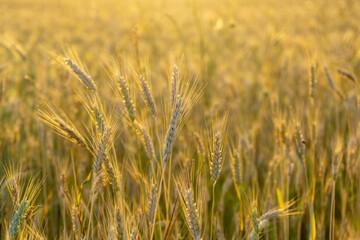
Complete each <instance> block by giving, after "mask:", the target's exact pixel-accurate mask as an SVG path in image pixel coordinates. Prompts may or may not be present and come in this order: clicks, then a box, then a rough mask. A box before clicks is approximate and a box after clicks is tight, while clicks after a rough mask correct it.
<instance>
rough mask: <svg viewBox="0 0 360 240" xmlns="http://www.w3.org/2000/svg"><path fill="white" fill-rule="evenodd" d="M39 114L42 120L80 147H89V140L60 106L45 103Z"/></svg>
mask: <svg viewBox="0 0 360 240" xmlns="http://www.w3.org/2000/svg"><path fill="white" fill-rule="evenodd" d="M38 116H39V118H40V120H41V121H42V122H43V123H44V124H46V125H48V126H49V127H51V129H52V130H53V131H54V132H55V133H56V134H58V135H60V136H62V137H63V138H65V139H66V140H68V141H70V142H72V143H75V144H77V145H78V146H80V147H86V148H88V146H89V144H88V142H87V141H86V140H85V138H84V137H83V136H82V134H81V133H80V132H79V130H78V129H77V128H76V127H75V125H74V124H73V123H72V122H71V121H70V120H69V119H68V118H67V117H66V115H65V114H64V113H62V111H61V110H59V109H58V108H56V107H52V106H50V104H45V105H43V106H41V107H40V108H39V109H38Z"/></svg>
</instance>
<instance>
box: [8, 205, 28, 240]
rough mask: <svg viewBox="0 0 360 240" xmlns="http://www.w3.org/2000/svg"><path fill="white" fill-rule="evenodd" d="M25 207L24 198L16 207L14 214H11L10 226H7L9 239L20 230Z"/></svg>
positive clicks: (13, 237)
mask: <svg viewBox="0 0 360 240" xmlns="http://www.w3.org/2000/svg"><path fill="white" fill-rule="evenodd" d="M27 208H28V201H27V200H26V199H23V200H22V201H21V203H20V205H19V207H18V209H17V210H16V211H15V214H14V215H13V217H12V219H11V222H10V226H9V238H10V239H16V237H17V236H18V234H19V232H20V231H21V228H22V227H23V219H24V215H25V213H26V210H27Z"/></svg>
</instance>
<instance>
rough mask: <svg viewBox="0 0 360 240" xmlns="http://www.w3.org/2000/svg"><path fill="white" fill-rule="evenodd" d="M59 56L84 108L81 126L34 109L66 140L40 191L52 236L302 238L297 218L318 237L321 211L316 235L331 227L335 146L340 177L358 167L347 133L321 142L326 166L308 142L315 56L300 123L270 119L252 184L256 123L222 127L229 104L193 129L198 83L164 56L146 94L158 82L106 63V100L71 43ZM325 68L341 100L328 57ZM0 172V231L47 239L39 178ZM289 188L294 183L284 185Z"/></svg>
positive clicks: (314, 139) (47, 105)
mask: <svg viewBox="0 0 360 240" xmlns="http://www.w3.org/2000/svg"><path fill="white" fill-rule="evenodd" d="M57 62H59V63H61V65H62V66H63V67H64V69H65V70H66V71H67V72H68V73H70V74H71V75H72V79H78V80H79V83H81V85H82V87H80V86H79V85H78V86H76V87H75V88H76V89H77V90H76V94H75V97H77V98H78V99H79V102H80V106H81V108H82V109H83V112H85V113H86V114H85V116H84V117H83V118H82V119H84V120H83V124H82V125H81V122H80V121H73V120H71V119H70V117H69V116H68V114H67V113H66V112H65V111H64V110H62V109H61V108H60V107H57V106H56V105H54V104H52V103H51V102H49V101H45V102H44V103H43V104H42V105H40V107H39V110H38V116H39V119H40V120H41V121H42V122H43V123H45V124H46V125H48V126H49V127H50V128H51V129H52V130H53V131H54V132H55V133H56V134H58V135H59V136H61V137H63V138H64V139H66V140H68V142H69V143H70V145H68V146H69V147H70V148H69V150H70V156H71V157H70V161H68V162H67V163H66V164H62V163H59V162H58V163H56V164H60V165H63V166H62V167H59V169H61V170H60V171H59V172H57V173H55V177H56V178H57V181H58V183H57V184H58V186H59V188H58V189H56V192H53V193H49V194H51V195H53V194H56V195H57V198H56V199H57V200H58V202H57V203H50V206H51V205H52V204H56V205H57V206H59V210H60V211H59V216H58V217H59V219H58V220H57V223H58V224H60V227H59V228H58V229H59V230H58V233H57V234H56V235H59V236H60V237H61V238H64V239H65V238H73V239H188V238H193V239H195V240H200V239H227V238H232V239H259V238H261V237H263V236H271V235H274V236H277V237H279V238H284V239H286V238H289V237H290V238H291V236H293V235H294V234H295V235H296V236H297V237H298V238H303V237H304V235H302V233H301V231H299V230H297V229H305V230H304V231H306V234H307V237H308V238H310V239H316V238H317V237H318V236H321V235H320V233H319V232H317V229H320V230H321V226H323V225H321V224H320V223H324V224H325V223H326V222H328V225H327V224H325V226H329V228H328V229H324V231H323V232H322V233H321V234H324V235H323V236H322V237H324V236H328V237H329V238H330V239H336V238H337V237H338V236H339V235H337V234H336V232H335V229H337V228H336V209H337V208H336V206H337V205H336V192H337V179H338V178H339V177H340V176H341V164H342V161H345V160H344V158H345V157H344V156H345V155H344V154H347V155H348V156H349V157H348V158H346V161H348V162H347V164H352V165H349V166H347V168H348V171H350V172H349V173H348V174H347V176H348V177H351V178H356V174H357V172H356V170H354V169H353V168H352V167H351V166H353V165H354V164H355V163H354V158H355V155H356V150H355V144H356V142H350V143H349V144H347V145H345V146H344V143H342V141H341V138H343V136H341V135H339V136H338V138H335V140H334V141H333V142H330V143H329V144H331V149H330V150H329V151H330V152H331V154H330V155H328V156H331V158H330V159H329V160H326V161H329V163H328V165H324V164H325V162H326V161H325V162H324V161H320V162H316V161H319V156H325V155H324V154H325V153H324V152H321V151H320V152H319V150H318V149H319V146H318V145H319V144H320V143H319V134H320V130H319V124H320V122H319V121H320V119H319V114H320V111H319V108H318V107H317V101H316V97H317V94H316V93H317V90H316V88H317V84H318V77H317V75H318V73H317V69H316V68H315V67H313V66H312V67H310V71H309V72H310V74H309V90H308V97H309V102H308V104H309V107H308V111H309V112H308V115H307V121H308V123H306V122H303V123H301V122H300V121H298V119H294V120H291V122H292V123H291V124H287V122H286V121H287V120H286V118H285V117H282V116H281V114H277V113H276V115H275V116H274V118H273V125H274V132H275V138H274V150H273V151H274V156H273V159H272V160H271V162H270V165H269V169H268V172H267V173H266V174H265V176H266V179H264V180H263V181H264V183H263V184H262V185H261V186H262V187H263V189H260V186H259V181H261V180H256V179H257V178H258V176H257V174H259V172H257V171H254V166H255V165H254V163H255V161H258V160H257V159H258V158H259V156H257V154H258V153H257V152H256V147H257V146H255V145H254V141H255V140H254V139H253V138H254V135H252V134H254V133H251V132H249V135H246V134H243V135H240V136H238V135H236V134H234V133H232V132H231V131H232V129H231V127H229V116H231V112H229V110H227V109H214V110H213V111H212V112H210V114H208V115H204V116H203V119H204V127H203V129H199V128H197V129H196V130H194V126H192V125H191V121H192V119H191V117H190V116H192V115H191V109H192V108H194V107H195V108H196V104H197V102H198V100H199V99H200V97H201V94H202V92H203V90H204V88H205V83H203V82H201V81H199V80H198V79H197V78H196V77H194V75H191V74H187V73H186V71H184V73H183V72H182V71H181V68H180V69H179V68H178V66H177V65H174V66H173V68H172V70H171V71H170V73H169V74H168V75H169V77H168V81H167V84H165V87H164V89H165V90H163V91H165V92H167V93H168V94H156V86H152V85H151V81H150V80H149V79H147V78H146V74H144V72H143V73H141V74H139V73H134V74H133V75H128V74H127V72H126V70H124V69H121V68H119V67H118V66H117V65H116V66H111V67H109V71H108V75H109V79H110V80H111V81H110V84H109V85H110V87H111V89H112V92H113V93H112V94H113V98H115V99H116V100H115V101H114V102H115V103H113V104H115V107H111V103H108V102H107V101H104V100H102V95H101V93H100V92H99V89H100V87H98V86H100V84H99V83H96V82H95V80H94V79H93V78H92V77H91V74H90V73H89V72H88V70H87V69H86V67H85V66H84V65H83V64H82V63H81V62H80V60H79V58H78V57H77V56H76V54H74V53H69V54H67V55H66V57H65V58H63V59H62V58H59V59H57ZM338 73H339V74H340V75H341V76H343V77H344V78H347V79H349V80H350V81H351V82H353V83H355V84H358V81H357V79H356V77H355V76H354V75H352V74H351V73H349V72H347V71H345V70H342V69H339V70H338ZM324 77H325V78H327V81H328V84H329V86H330V89H331V90H333V91H334V93H335V94H336V95H337V96H339V97H340V99H341V100H342V101H344V98H345V96H344V94H343V93H342V92H341V91H340V90H338V88H337V87H336V85H335V82H334V80H333V78H332V76H331V74H330V72H329V70H328V69H327V68H324ZM166 89H167V90H166ZM154 93H155V94H154ZM197 109H199V108H197ZM200 109H201V108H200ZM276 111H278V110H276ZM232 126H233V125H232ZM305 131H306V132H307V133H305ZM338 134H340V133H338ZM306 135H308V136H306ZM259 136H260V135H259ZM353 141H355V140H353ZM187 142H190V144H188V143H187ZM84 156H87V157H85V160H83V161H81V158H83V157H84ZM326 156H327V155H326ZM350 161H351V162H350ZM327 167H328V168H329V169H328V170H326V168H327ZM295 169H296V172H295ZM327 171H328V172H329V173H328V175H330V178H329V180H328V182H327V183H326V184H325V186H327V188H328V189H318V188H317V184H320V183H319V181H322V180H321V178H317V177H316V175H317V174H322V175H324V174H325V172H327ZM223 172H225V173H223ZM5 173H6V176H5V177H4V178H2V179H1V183H2V184H3V185H4V186H6V187H7V189H8V196H9V199H10V200H11V206H12V215H11V218H9V219H7V220H6V219H5V220H3V223H4V224H5V226H6V227H1V230H2V231H5V234H3V233H2V236H5V237H6V238H7V239H46V238H47V236H46V232H45V231H43V230H42V226H44V225H45V226H46V224H51V223H45V222H44V223H42V221H46V219H44V216H45V215H46V211H47V210H46V209H43V210H41V211H39V209H41V207H40V208H39V206H37V205H36V198H37V197H38V195H39V192H40V189H41V187H42V184H43V180H41V179H39V177H36V176H35V177H28V175H27V174H25V173H24V171H23V170H22V169H21V167H15V166H12V165H11V166H5ZM301 182H302V183H301ZM294 189H296V191H297V192H298V194H294V193H292V191H294ZM261 191H266V192H268V191H269V192H271V191H273V193H272V195H273V196H274V199H272V200H269V201H264V200H260V198H264V197H266V196H268V195H269V193H268V195H263V194H262V193H261ZM317 194H320V195H322V196H327V197H328V198H329V199H330V200H329V206H328V211H326V212H328V214H325V212H320V214H318V215H317V214H315V213H316V212H317V213H319V211H316V206H314V205H315V204H319V203H317V201H316V195H317ZM229 196H231V197H229ZM50 198H51V197H50ZM264 202H265V203H266V205H264V204H263V203H264ZM48 204H49V203H48ZM3 206H5V205H3ZM45 207H49V205H44V207H43V208H45ZM229 210H230V211H231V212H230V213H229V212H228V211H229ZM39 212H41V214H40V213H39ZM229 218H230V219H231V221H229ZM226 224H230V227H229V226H226ZM276 227H278V229H276ZM349 234H350V235H351V233H349ZM350 235H349V236H350Z"/></svg>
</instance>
